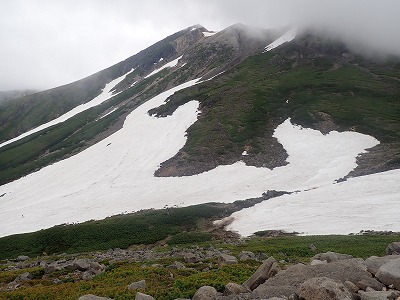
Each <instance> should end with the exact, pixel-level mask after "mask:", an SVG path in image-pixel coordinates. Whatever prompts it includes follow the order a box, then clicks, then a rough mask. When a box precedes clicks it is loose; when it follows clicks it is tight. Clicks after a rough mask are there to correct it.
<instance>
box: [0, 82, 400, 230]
mask: <svg viewBox="0 0 400 300" xmlns="http://www.w3.org/2000/svg"><path fill="white" fill-rule="evenodd" d="M196 82H197V80H192V81H189V82H187V83H185V84H182V85H180V86H178V87H175V88H173V89H170V90H168V91H166V92H164V93H161V94H160V95H158V96H156V97H154V98H153V99H151V100H149V101H148V102H146V103H144V104H143V105H141V106H140V107H139V108H137V109H136V110H134V111H133V112H132V113H131V114H130V115H129V116H128V117H127V119H126V121H125V123H124V126H123V128H122V129H121V130H119V131H118V132H116V133H115V134H113V135H111V136H109V137H108V138H106V139H104V140H102V141H101V142H99V143H98V144H96V145H94V146H92V147H90V148H88V149H86V150H85V151H83V152H81V153H79V154H77V155H75V156H73V157H71V158H69V159H66V160H63V161H60V162H58V163H56V164H53V165H51V166H48V167H45V168H43V169H41V170H40V171H38V172H36V173H33V174H30V175H28V176H26V177H24V178H21V179H19V180H16V181H14V182H11V183H9V184H6V185H4V186H1V187H0V195H3V196H2V197H1V201H0V211H1V216H2V217H1V219H0V236H5V235H9V234H13V233H21V232H29V231H35V230H38V229H42V228H47V227H51V226H53V225H56V224H61V223H71V222H82V221H85V220H90V219H99V218H104V217H107V216H110V215H114V214H118V213H122V212H125V211H129V212H130V211H137V210H140V209H145V208H162V207H164V206H165V205H169V206H172V205H185V206H186V205H192V204H198V203H205V202H210V201H218V202H232V201H235V200H239V199H246V198H250V197H258V196H260V195H261V193H262V192H264V191H266V190H269V189H276V190H286V191H296V190H299V191H304V190H309V189H319V190H323V189H324V188H329V187H331V186H332V184H333V183H334V181H335V180H336V179H339V178H341V177H343V176H344V175H346V174H347V173H348V172H349V171H350V170H352V169H353V168H354V167H355V166H356V164H355V157H356V156H357V155H358V153H360V152H363V151H364V149H366V148H369V147H372V146H374V145H376V144H377V143H378V142H377V140H375V139H374V138H372V137H369V136H366V135H362V134H359V133H354V132H345V133H338V132H332V133H330V134H328V135H322V134H321V133H320V132H318V131H315V130H310V129H304V128H301V127H298V126H293V125H292V124H291V122H290V120H287V121H285V122H284V123H283V124H281V125H280V126H278V128H277V129H276V131H275V136H276V137H277V138H278V139H279V141H280V142H281V143H282V144H283V146H284V147H285V149H286V150H287V152H288V154H289V159H288V161H289V164H288V165H287V166H284V167H279V168H275V169H273V170H270V169H266V168H256V167H251V166H246V165H245V164H244V163H243V162H238V163H236V164H233V165H228V166H219V167H217V168H216V169H214V170H211V171H209V172H205V173H202V174H199V175H195V176H188V177H178V178H177V177H174V178H158V177H154V176H153V173H154V171H155V170H156V169H157V168H158V166H159V164H160V163H161V162H163V161H165V160H167V159H168V158H170V157H172V156H173V155H174V154H175V153H176V152H177V151H178V150H179V149H180V148H181V147H182V146H183V145H184V143H185V141H186V137H185V131H186V129H187V128H188V127H189V126H190V125H191V124H192V123H194V122H195V121H196V119H197V113H198V112H197V108H198V103H197V102H196V101H191V102H189V103H187V104H185V105H183V106H181V107H180V108H179V109H177V110H176V111H175V113H174V114H173V115H172V116H169V117H166V118H155V117H151V116H149V115H148V113H147V112H148V111H149V109H151V108H153V107H157V106H159V105H161V104H162V103H164V101H165V100H166V99H167V98H168V96H170V95H171V94H173V93H174V92H175V91H177V90H179V89H183V88H185V87H188V86H191V85H194V84H196ZM302 193H303V192H302ZM326 199H331V201H334V200H335V195H332V194H328V195H326ZM338 205H339V203H338ZM309 212H310V213H315V211H314V210H313V209H312V208H311V209H310V210H309ZM391 212H393V207H390V208H388V210H387V213H386V214H382V218H380V219H379V220H376V222H374V224H375V225H376V226H381V225H383V224H387V223H388V222H389V217H388V215H389V214H390V213H391ZM253 219H254V218H252V220H253ZM390 222H392V224H393V221H392V218H390ZM364 225H365V226H364V228H371V222H369V221H368V222H365V223H364ZM396 226H397V227H399V229H400V224H399V223H395V224H394V227H396ZM392 229H393V228H392Z"/></svg>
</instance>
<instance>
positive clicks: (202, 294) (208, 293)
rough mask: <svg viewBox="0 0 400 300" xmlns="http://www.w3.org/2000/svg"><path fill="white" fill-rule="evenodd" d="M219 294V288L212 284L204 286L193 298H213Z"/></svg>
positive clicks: (195, 299) (201, 299) (202, 299)
mask: <svg viewBox="0 0 400 300" xmlns="http://www.w3.org/2000/svg"><path fill="white" fill-rule="evenodd" d="M217 296H218V292H217V290H216V289H215V288H214V287H212V286H207V285H206V286H202V287H201V288H199V289H198V290H197V292H196V293H195V294H194V296H193V298H192V299H193V300H212V299H215V298H216V297H217Z"/></svg>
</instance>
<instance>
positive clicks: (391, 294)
mask: <svg viewBox="0 0 400 300" xmlns="http://www.w3.org/2000/svg"><path fill="white" fill-rule="evenodd" d="M358 293H359V295H360V298H361V300H384V299H390V300H394V299H397V297H399V296H400V292H399V291H373V292H364V291H359V292H358Z"/></svg>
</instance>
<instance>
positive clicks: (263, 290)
mask: <svg viewBox="0 0 400 300" xmlns="http://www.w3.org/2000/svg"><path fill="white" fill-rule="evenodd" d="M296 293H297V288H296V287H294V286H290V285H282V286H268V285H264V284H262V285H260V286H258V287H257V288H256V289H255V290H254V291H253V292H252V296H253V298H251V299H254V298H255V299H269V298H272V297H280V298H282V297H290V296H291V295H294V294H296Z"/></svg>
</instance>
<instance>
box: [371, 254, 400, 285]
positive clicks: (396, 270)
mask: <svg viewBox="0 0 400 300" xmlns="http://www.w3.org/2000/svg"><path fill="white" fill-rule="evenodd" d="M376 277H377V278H378V279H379V280H380V281H381V282H382V283H384V284H386V285H393V286H394V287H395V288H396V289H398V290H400V258H398V259H394V260H391V261H389V262H387V263H386V264H384V265H383V266H381V267H380V268H379V269H378V272H377V273H376Z"/></svg>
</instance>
